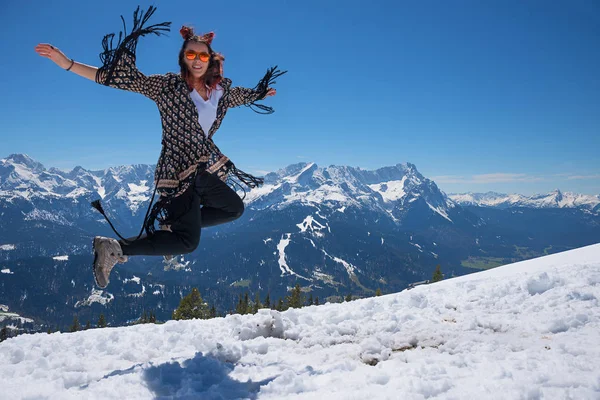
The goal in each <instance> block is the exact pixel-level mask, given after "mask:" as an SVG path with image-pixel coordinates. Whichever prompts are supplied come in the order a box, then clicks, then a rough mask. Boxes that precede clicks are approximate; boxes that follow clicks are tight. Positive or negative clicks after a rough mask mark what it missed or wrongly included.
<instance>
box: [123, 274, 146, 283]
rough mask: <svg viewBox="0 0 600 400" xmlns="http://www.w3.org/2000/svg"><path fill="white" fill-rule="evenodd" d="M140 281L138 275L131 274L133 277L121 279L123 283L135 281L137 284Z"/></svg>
mask: <svg viewBox="0 0 600 400" xmlns="http://www.w3.org/2000/svg"><path fill="white" fill-rule="evenodd" d="M141 281H142V280H141V279H140V277H139V276H135V275H134V276H133V278H130V279H123V283H127V282H135V283H137V284H138V285H139V284H141Z"/></svg>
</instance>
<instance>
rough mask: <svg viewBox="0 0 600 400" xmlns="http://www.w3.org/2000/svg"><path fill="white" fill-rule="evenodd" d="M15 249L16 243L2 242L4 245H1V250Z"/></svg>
mask: <svg viewBox="0 0 600 400" xmlns="http://www.w3.org/2000/svg"><path fill="white" fill-rule="evenodd" d="M14 249H15V245H14V244H2V245H0V250H4V251H9V250H14Z"/></svg>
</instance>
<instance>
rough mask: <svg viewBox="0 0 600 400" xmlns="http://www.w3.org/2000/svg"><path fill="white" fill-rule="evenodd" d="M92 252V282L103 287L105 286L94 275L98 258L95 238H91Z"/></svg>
mask: <svg viewBox="0 0 600 400" xmlns="http://www.w3.org/2000/svg"><path fill="white" fill-rule="evenodd" d="M92 252H93V253H94V263H93V264H92V273H93V274H94V282H95V283H96V286H98V287H99V288H100V289H105V288H106V286H102V285H101V284H100V283H98V277H97V276H96V261H97V260H98V252H97V251H96V238H94V239H93V240H92ZM107 286H108V285H107Z"/></svg>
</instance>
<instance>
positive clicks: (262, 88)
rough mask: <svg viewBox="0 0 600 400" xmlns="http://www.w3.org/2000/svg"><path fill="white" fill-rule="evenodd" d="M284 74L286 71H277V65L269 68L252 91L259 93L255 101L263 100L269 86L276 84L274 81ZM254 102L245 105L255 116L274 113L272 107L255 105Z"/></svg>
mask: <svg viewBox="0 0 600 400" xmlns="http://www.w3.org/2000/svg"><path fill="white" fill-rule="evenodd" d="M285 73H287V71H280V70H278V69H277V65H276V66H274V67H271V68H269V69H268V70H267V73H266V74H265V76H264V77H263V78H262V79H261V80H260V81H259V82H258V84H257V85H256V86H255V87H254V91H256V92H258V93H259V96H258V99H257V100H256V101H258V100H263V99H264V98H265V96H266V95H267V92H268V91H269V88H270V86H271V85H273V84H275V83H277V81H275V79H277V78H279V77H280V76H282V75H283V74H285ZM256 101H253V102H252V103H249V104H246V107H250V109H251V110H252V111H254V112H255V113H257V114H273V113H274V112H275V110H274V109H273V107H269V106H265V105H264V104H257V103H256Z"/></svg>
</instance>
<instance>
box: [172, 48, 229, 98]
mask: <svg viewBox="0 0 600 400" xmlns="http://www.w3.org/2000/svg"><path fill="white" fill-rule="evenodd" d="M189 42H196V43H204V44H205V45H206V47H207V48H208V54H210V59H209V60H208V68H206V72H205V73H204V75H203V76H202V79H204V83H205V84H206V86H208V87H209V88H210V89H211V90H213V89H216V88H217V85H218V84H219V82H221V80H222V79H223V77H222V76H221V73H220V71H221V57H219V56H217V57H215V56H216V55H217V54H218V53H215V52H214V51H213V49H212V47H210V45H209V44H208V43H206V42H204V41H199V40H194V39H188V40H184V42H183V45H182V46H181V50H179V68H180V69H181V76H182V77H183V79H185V81H186V82H187V83H188V85H189V86H190V90H191V83H192V81H191V77H190V71H189V69H188V66H187V64H186V63H185V54H184V53H185V47H186V46H187V44H188V43H189Z"/></svg>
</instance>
